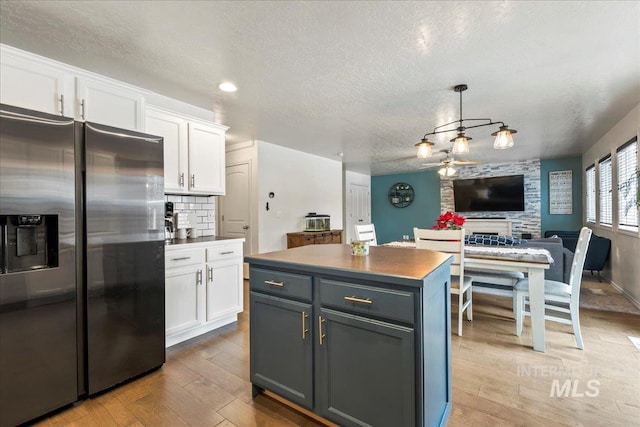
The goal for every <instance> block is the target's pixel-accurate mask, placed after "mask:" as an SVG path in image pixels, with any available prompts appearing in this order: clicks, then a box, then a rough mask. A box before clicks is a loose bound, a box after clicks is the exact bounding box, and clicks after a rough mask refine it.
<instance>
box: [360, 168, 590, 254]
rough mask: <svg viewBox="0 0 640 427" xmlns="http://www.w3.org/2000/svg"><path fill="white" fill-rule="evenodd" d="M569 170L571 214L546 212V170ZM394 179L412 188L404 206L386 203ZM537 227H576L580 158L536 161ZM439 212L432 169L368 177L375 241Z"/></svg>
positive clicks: (426, 222) (396, 236)
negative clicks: (538, 188)
mask: <svg viewBox="0 0 640 427" xmlns="http://www.w3.org/2000/svg"><path fill="white" fill-rule="evenodd" d="M562 170H571V171H573V213H572V214H568V215H550V214H549V172H552V171H562ZM397 182H406V183H407V184H410V185H411V186H412V187H413V189H414V191H415V200H414V202H413V203H412V204H411V205H409V206H408V207H406V208H396V207H394V206H393V205H392V204H391V203H389V200H388V197H387V194H388V192H389V188H391V186H392V185H393V184H395V183H397ZM540 194H541V197H542V200H540V227H541V235H544V232H545V231H547V230H579V229H580V228H581V227H582V225H583V218H582V197H583V194H582V157H581V156H576V157H565V158H561V159H541V160H540ZM438 215H440V176H439V175H438V173H437V172H436V171H424V172H415V173H402V174H394V175H380V176H372V177H371V221H372V222H373V223H374V224H375V226H376V236H377V238H378V243H387V242H391V241H394V240H402V235H403V234H408V235H410V236H412V237H413V227H420V228H430V227H431V226H432V225H433V224H435V222H436V218H437V217H438Z"/></svg>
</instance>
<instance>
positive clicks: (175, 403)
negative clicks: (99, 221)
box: [36, 283, 640, 427]
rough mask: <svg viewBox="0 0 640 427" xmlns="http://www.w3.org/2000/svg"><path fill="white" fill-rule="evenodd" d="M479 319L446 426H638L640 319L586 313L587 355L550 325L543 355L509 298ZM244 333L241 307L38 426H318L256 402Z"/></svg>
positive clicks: (477, 304) (479, 299)
mask: <svg viewBox="0 0 640 427" xmlns="http://www.w3.org/2000/svg"><path fill="white" fill-rule="evenodd" d="M245 286H246V283H245ZM247 301H248V295H246V296H245V305H246V302H247ZM454 301H455V299H454ZM452 311H453V313H454V316H453V318H452V329H453V330H456V327H457V325H456V321H457V319H456V316H455V313H456V312H455V306H454V307H453V309H452ZM473 312H474V313H473V315H474V320H473V322H466V324H465V325H464V329H463V334H464V335H463V336H462V337H458V336H457V335H452V346H453V409H452V412H451V416H450V419H449V424H448V425H449V426H482V425H490V426H494V425H534V426H536V425H539V426H549V425H585V426H597V425H603V426H604V425H606V426H614V425H620V426H626V425H637V423H638V419H640V350H638V349H636V348H635V347H634V346H633V344H632V343H631V341H630V340H629V339H628V338H627V336H628V335H631V336H640V316H638V315H634V314H626V313H615V312H604V311H596V310H589V309H583V310H581V313H580V319H581V324H582V333H583V338H584V342H585V350H578V349H577V348H576V346H575V340H574V337H573V334H572V331H571V327H570V326H568V325H562V324H557V323H555V322H547V323H546V328H547V334H546V339H547V352H546V353H539V352H535V351H533V350H532V348H531V329H530V323H529V322H528V320H525V327H524V331H523V334H522V336H521V337H516V336H515V335H514V332H515V322H514V320H513V315H512V312H511V299H510V298H505V297H496V296H491V295H477V294H474V310H473ZM248 326H249V325H248V311H246V310H245V312H244V313H242V314H241V316H240V319H239V321H238V322H237V324H233V325H229V326H226V327H224V328H221V329H219V330H216V331H213V332H211V333H209V334H206V335H204V336H201V337H198V338H196V339H194V340H191V341H188V342H186V343H182V344H179V345H177V346H174V347H172V348H170V349H168V350H167V362H166V364H165V365H164V366H163V367H162V368H161V369H159V370H157V371H155V372H152V373H150V374H148V375H146V376H144V377H141V378H139V379H137V380H135V381H131V382H129V383H127V384H124V385H122V386H120V387H118V388H115V389H113V390H111V391H108V392H106V393H103V394H101V395H99V396H97V397H94V398H91V399H87V400H85V401H83V402H80V403H78V404H76V405H74V406H72V407H70V408H68V409H65V410H62V411H60V412H58V413H56V414H54V415H52V416H50V417H48V418H45V419H42V420H39V421H38V422H37V423H36V425H38V426H47V427H48V426H67V427H71V426H154V427H155V426H171V427H173V426H220V427H232V426H237V427H245V426H314V425H320V424H319V423H318V422H317V421H315V420H312V419H310V418H308V417H306V416H304V415H302V414H301V413H299V412H296V411H294V410H292V409H289V408H288V407H286V406H284V405H283V404H281V403H279V402H277V401H276V400H273V399H271V398H269V397H267V396H264V395H260V396H258V397H257V398H255V399H252V398H251V385H250V383H249V380H248V378H249V351H248V348H249V337H248ZM565 381H567V382H566V383H565ZM554 382H555V383H557V384H556V385H555V386H554ZM563 387H565V388H563ZM558 392H561V393H560V394H562V396H561V397H558V394H559V393H558Z"/></svg>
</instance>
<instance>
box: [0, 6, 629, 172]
mask: <svg viewBox="0 0 640 427" xmlns="http://www.w3.org/2000/svg"><path fill="white" fill-rule="evenodd" d="M0 41H1V42H2V43H5V44H8V45H11V46H15V47H18V48H21V49H24V50H28V51H31V52H35V53H37V54H40V55H43V56H46V57H50V58H53V59H57V60H59V61H62V62H65V63H69V64H72V65H75V66H78V67H81V68H85V69H88V70H91V71H95V72H97V73H100V74H104V75H107V76H110V77H113V78H115V79H118V80H122V81H126V82H128V83H131V84H134V85H138V86H141V87H144V88H146V89H149V90H152V91H154V92H157V93H160V94H163V95H167V96H170V97H173V98H177V99H180V100H183V101H185V102H188V103H191V104H194V105H198V106H200V107H203V108H207V109H213V110H214V111H215V115H216V118H217V120H218V121H219V122H220V123H223V124H225V125H227V126H230V130H229V132H228V141H229V142H240V141H245V140H253V139H256V140H263V141H268V142H271V143H274V144H279V145H283V146H287V147H291V148H296V149H299V150H303V151H307V152H310V153H314V154H317V155H320V156H324V157H330V158H334V159H340V157H339V156H338V155H337V153H344V157H343V158H342V160H343V162H344V163H345V165H346V167H347V169H350V170H355V171H360V172H368V171H371V172H372V173H373V174H385V173H392V172H400V171H415V170H417V168H418V166H419V164H420V163H421V162H420V161H418V160H417V159H415V158H414V157H413V156H414V144H415V143H416V142H418V140H419V139H420V138H421V137H422V136H423V135H424V134H425V133H427V132H431V131H432V130H433V128H434V127H435V126H437V125H440V124H442V123H446V122H449V121H453V120H456V119H458V118H459V117H458V102H459V99H458V94H457V93H455V92H453V90H452V88H453V86H454V85H455V84H458V83H466V84H468V85H469V90H468V91H466V92H465V93H464V100H463V103H464V105H463V117H464V118H492V119H494V120H496V121H503V122H505V123H506V124H508V125H509V126H510V127H512V128H515V129H517V130H518V134H517V135H516V136H515V141H516V146H515V147H514V148H512V149H509V150H500V151H498V150H493V149H492V148H491V145H492V138H491V136H490V133H491V132H493V131H495V130H496V129H494V128H493V127H483V128H479V129H473V130H470V131H469V132H468V135H469V136H471V137H473V141H472V143H471V152H470V153H469V154H468V155H467V156H465V159H468V160H476V161H481V162H485V163H488V162H492V163H493V162H507V161H514V160H523V159H530V158H552V157H561V156H567V155H575V154H579V153H581V152H583V151H584V150H585V149H586V148H587V147H589V146H590V145H592V144H593V143H594V142H596V141H597V140H598V139H599V138H600V137H602V135H604V133H605V132H606V131H607V130H608V129H610V128H611V127H612V126H613V125H614V124H615V123H616V122H617V121H619V120H620V119H621V118H622V117H624V115H625V114H627V113H628V112H629V111H630V110H631V109H632V108H633V107H634V106H635V105H637V104H638V103H640V2H637V1H625V2H616V1H603V2H598V1H582V2H569V1H566V2H564V1H563V2H560V1H558V2H551V1H548V2H528V1H518V2H509V1H500V2H480V1H478V2H445V1H439V2H395V1H391V2H384V1H373V2H368V1H354V2H347V1H343V2H311V1H306V2H305V1H290V2H289V1H278V2H270V1H262V2H253V1H248V2H244V1H234V2H224V1H216V2H205V1H181V2H172V1H81V2H75V1H35V2H30V1H20V2H14V1H5V0H2V1H1V3H0ZM225 79H228V80H232V81H234V82H236V84H237V85H238V87H239V90H238V92H237V93H235V94H224V93H221V92H220V91H219V90H218V89H217V85H218V83H219V82H220V81H222V80H225ZM454 136H455V134H447V135H443V136H440V137H438V138H435V139H434V140H435V142H436V147H435V149H436V150H439V149H443V148H448V147H449V146H450V143H449V142H448V140H449V139H451V138H452V137H454ZM402 158H405V160H398V159H402Z"/></svg>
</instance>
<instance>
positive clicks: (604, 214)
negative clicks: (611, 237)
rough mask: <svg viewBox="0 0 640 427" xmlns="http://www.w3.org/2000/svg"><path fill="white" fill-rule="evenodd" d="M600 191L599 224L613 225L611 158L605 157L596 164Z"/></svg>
mask: <svg viewBox="0 0 640 427" xmlns="http://www.w3.org/2000/svg"><path fill="white" fill-rule="evenodd" d="M598 173H599V177H598V178H599V179H598V181H599V190H600V197H599V199H600V224H605V225H611V224H613V207H612V202H611V200H612V199H611V196H612V194H611V190H612V188H611V178H612V177H611V156H607V157H605V158H603V159H601V160H600V162H599V163H598Z"/></svg>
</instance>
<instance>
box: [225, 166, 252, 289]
mask: <svg viewBox="0 0 640 427" xmlns="http://www.w3.org/2000/svg"><path fill="white" fill-rule="evenodd" d="M225 169H226V177H225V179H226V184H227V193H226V195H225V196H224V197H220V198H219V202H220V234H221V235H223V236H227V237H244V239H245V240H244V246H243V248H242V249H243V253H244V254H245V255H249V254H251V253H252V251H251V247H252V245H251V240H252V239H251V234H252V233H251V229H250V226H251V210H250V200H251V180H250V178H251V176H250V171H251V168H250V164H249V163H248V162H247V163H240V164H235V165H229V166H227V167H226V168H225ZM245 276H246V275H245Z"/></svg>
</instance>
